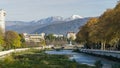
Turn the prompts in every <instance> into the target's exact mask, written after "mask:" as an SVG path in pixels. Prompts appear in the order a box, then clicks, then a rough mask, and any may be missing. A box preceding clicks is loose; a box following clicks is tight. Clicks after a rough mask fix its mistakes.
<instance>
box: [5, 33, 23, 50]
mask: <svg viewBox="0 0 120 68" xmlns="http://www.w3.org/2000/svg"><path fill="white" fill-rule="evenodd" d="M20 40H21V39H20V36H19V34H18V33H16V32H14V31H7V32H6V33H5V42H6V48H8V49H10V48H16V47H20V46H21V42H20Z"/></svg>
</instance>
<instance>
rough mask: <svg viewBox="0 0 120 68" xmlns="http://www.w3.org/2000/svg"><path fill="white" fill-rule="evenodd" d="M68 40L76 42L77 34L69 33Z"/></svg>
mask: <svg viewBox="0 0 120 68" xmlns="http://www.w3.org/2000/svg"><path fill="white" fill-rule="evenodd" d="M67 38H68V39H71V40H75V39H76V33H75V32H68V33H67Z"/></svg>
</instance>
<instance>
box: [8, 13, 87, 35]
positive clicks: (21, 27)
mask: <svg viewBox="0 0 120 68" xmlns="http://www.w3.org/2000/svg"><path fill="white" fill-rule="evenodd" d="M88 19H89V18H82V17H81V16H79V15H73V16H71V17H69V18H63V17H61V16H52V17H48V18H44V19H40V20H38V21H30V22H24V21H6V30H14V31H17V32H19V33H24V32H27V33H33V32H38V33H40V32H42V30H44V31H45V33H50V32H52V33H57V31H58V30H60V28H62V29H61V31H59V32H58V33H65V32H67V31H75V32H76V31H77V29H78V27H79V26H81V25H83V24H84V23H85V22H86V21H87V20H88ZM48 27H49V28H48ZM58 27H60V28H58ZM53 28H54V29H53ZM45 29H46V30H45ZM48 29H49V30H50V32H49V30H48Z"/></svg>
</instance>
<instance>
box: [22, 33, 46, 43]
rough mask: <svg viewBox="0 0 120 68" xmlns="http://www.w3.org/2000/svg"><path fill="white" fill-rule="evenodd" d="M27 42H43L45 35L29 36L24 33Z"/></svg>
mask: <svg viewBox="0 0 120 68" xmlns="http://www.w3.org/2000/svg"><path fill="white" fill-rule="evenodd" d="M23 35H24V38H25V41H26V42H41V40H44V39H45V38H44V36H45V33H41V34H27V33H23Z"/></svg>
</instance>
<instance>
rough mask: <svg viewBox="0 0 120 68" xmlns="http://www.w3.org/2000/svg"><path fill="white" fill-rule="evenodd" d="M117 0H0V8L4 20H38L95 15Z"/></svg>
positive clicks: (110, 6)
mask: <svg viewBox="0 0 120 68" xmlns="http://www.w3.org/2000/svg"><path fill="white" fill-rule="evenodd" d="M117 1H118V0H1V1H0V8H2V9H4V10H6V12H7V16H6V18H7V19H6V20H13V21H14V20H22V21H30V20H39V19H42V18H46V17H49V16H63V17H65V18H67V17H69V16H71V15H73V14H77V15H81V16H83V17H95V16H99V15H100V14H101V13H103V12H104V11H105V10H106V9H107V8H113V7H114V6H115V4H116V3H117Z"/></svg>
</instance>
